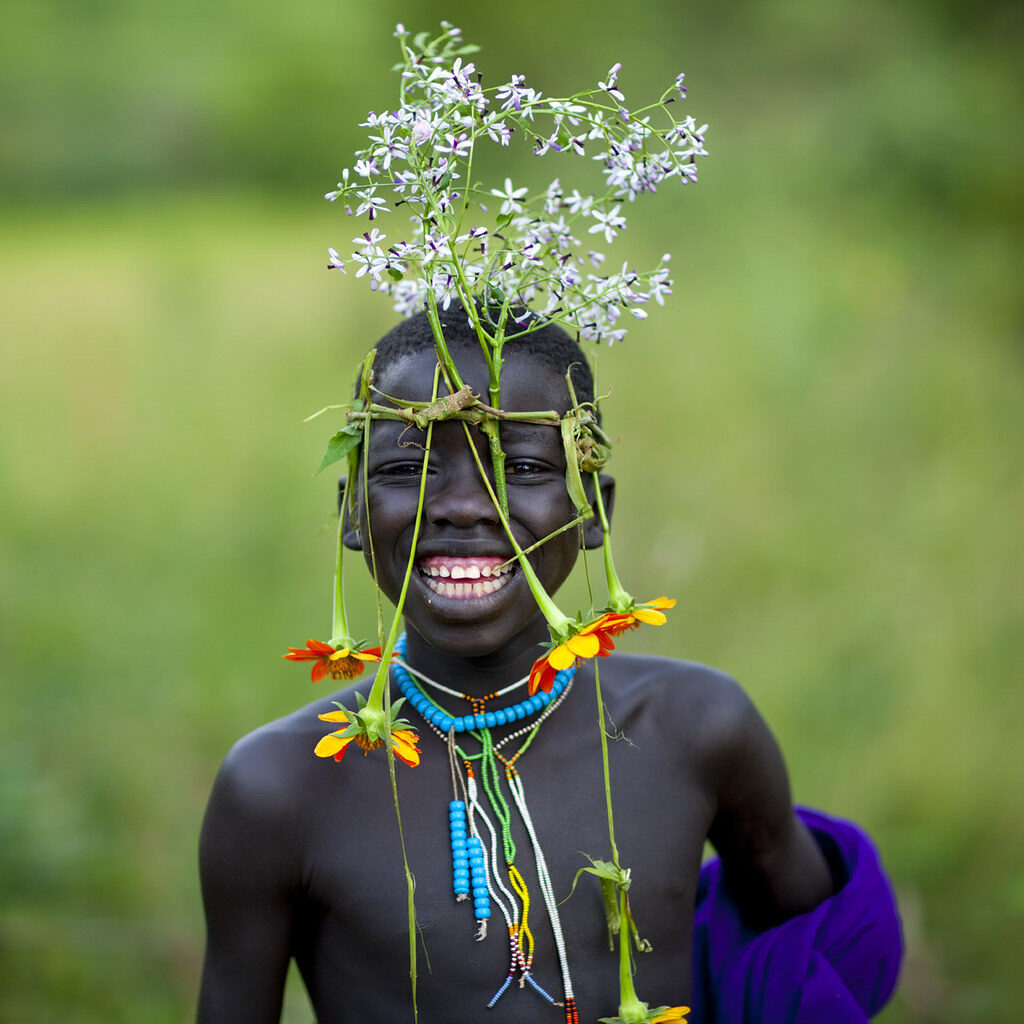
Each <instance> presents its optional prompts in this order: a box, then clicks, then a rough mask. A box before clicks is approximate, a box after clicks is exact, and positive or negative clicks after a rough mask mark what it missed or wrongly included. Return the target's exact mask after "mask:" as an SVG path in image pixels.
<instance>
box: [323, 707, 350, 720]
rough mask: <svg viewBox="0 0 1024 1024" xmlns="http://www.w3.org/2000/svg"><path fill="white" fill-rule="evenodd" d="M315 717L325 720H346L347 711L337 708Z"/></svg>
mask: <svg viewBox="0 0 1024 1024" xmlns="http://www.w3.org/2000/svg"><path fill="white" fill-rule="evenodd" d="M316 717H317V718H320V719H322V720H323V721H325V722H347V721H348V712H347V711H342V710H340V709H339V710H337V711H328V712H327V714H325V715H317V716H316Z"/></svg>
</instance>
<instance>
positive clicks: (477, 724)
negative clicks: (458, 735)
mask: <svg viewBox="0 0 1024 1024" xmlns="http://www.w3.org/2000/svg"><path fill="white" fill-rule="evenodd" d="M486 727H487V716H486V715H474V716H473V728H474V729H484V728H486Z"/></svg>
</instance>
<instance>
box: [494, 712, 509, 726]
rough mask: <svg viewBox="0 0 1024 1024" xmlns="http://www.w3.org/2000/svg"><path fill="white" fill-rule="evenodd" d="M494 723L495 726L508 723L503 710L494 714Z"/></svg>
mask: <svg viewBox="0 0 1024 1024" xmlns="http://www.w3.org/2000/svg"><path fill="white" fill-rule="evenodd" d="M494 721H495V723H496V724H497V725H504V724H505V723H506V722H507V721H508V715H507V714H506V713H505V711H504V710H502V711H495V712H494Z"/></svg>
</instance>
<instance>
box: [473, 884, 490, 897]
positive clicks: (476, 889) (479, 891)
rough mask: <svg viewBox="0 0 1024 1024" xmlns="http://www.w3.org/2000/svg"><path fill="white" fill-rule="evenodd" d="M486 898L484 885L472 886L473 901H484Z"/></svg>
mask: <svg viewBox="0 0 1024 1024" xmlns="http://www.w3.org/2000/svg"><path fill="white" fill-rule="evenodd" d="M488 898H489V896H488V892H487V886H486V885H474V886H473V899H475V900H485V899H488Z"/></svg>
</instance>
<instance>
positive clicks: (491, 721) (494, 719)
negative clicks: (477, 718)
mask: <svg viewBox="0 0 1024 1024" xmlns="http://www.w3.org/2000/svg"><path fill="white" fill-rule="evenodd" d="M484 724H485V725H486V726H487V728H488V729H493V728H494V727H495V726H496V725H497V724H498V716H497V715H495V713H494V712H493V711H488V712H487V714H486V715H484Z"/></svg>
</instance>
